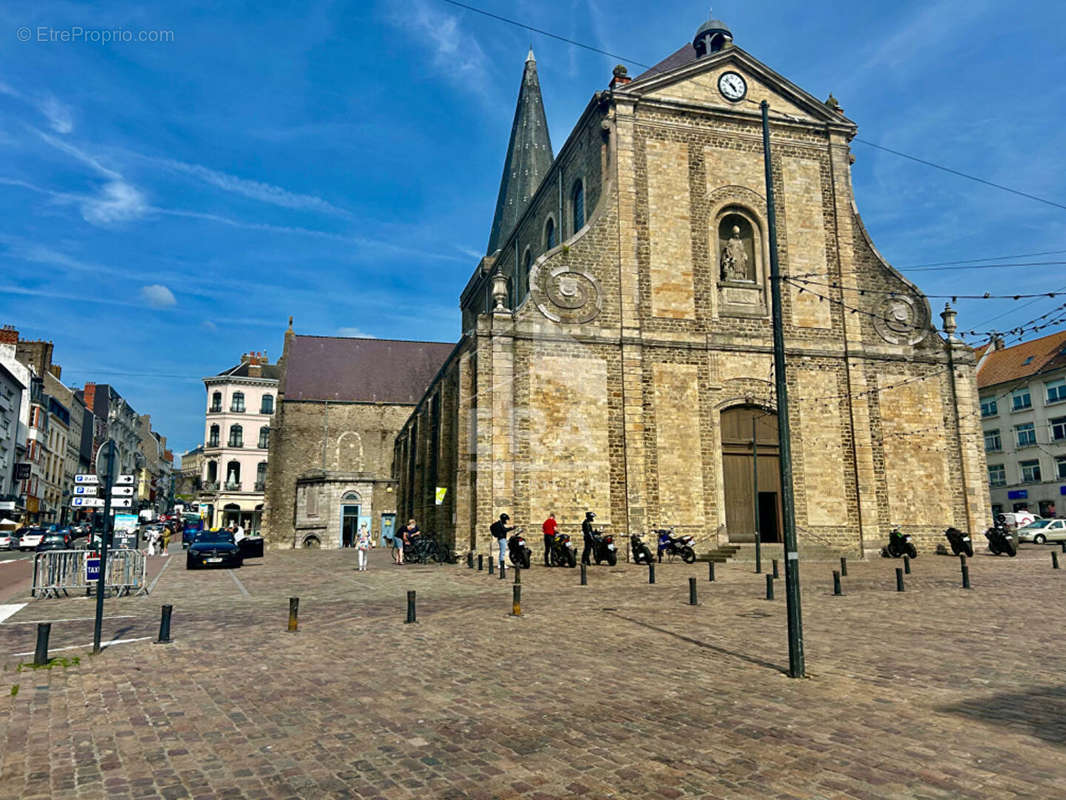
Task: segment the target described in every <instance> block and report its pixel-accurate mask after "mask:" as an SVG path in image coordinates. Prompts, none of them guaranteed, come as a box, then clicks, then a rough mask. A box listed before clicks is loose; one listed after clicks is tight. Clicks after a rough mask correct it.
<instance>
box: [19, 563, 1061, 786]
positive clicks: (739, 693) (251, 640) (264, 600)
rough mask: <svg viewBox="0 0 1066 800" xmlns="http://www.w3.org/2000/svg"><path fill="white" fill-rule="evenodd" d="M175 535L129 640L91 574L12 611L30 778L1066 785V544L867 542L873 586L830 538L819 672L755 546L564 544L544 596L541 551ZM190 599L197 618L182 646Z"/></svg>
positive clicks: (84, 782) (808, 582) (811, 605)
mask: <svg viewBox="0 0 1066 800" xmlns="http://www.w3.org/2000/svg"><path fill="white" fill-rule="evenodd" d="M159 561H160V562H163V561H165V559H160V560H159ZM169 561H170V564H169V565H168V566H167V567H166V568H165V569H162V568H161V567H158V568H154V569H162V572H155V574H156V575H158V582H157V585H156V587H155V590H154V592H153V593H152V595H151V596H150V597H140V598H128V599H123V600H110V601H108V603H107V610H108V614H109V618H108V620H107V621H106V624H105V628H104V639H105V641H110V640H131V639H132V640H138V639H139V641H132V642H129V643H126V644H121V645H114V646H112V647H110V648H108V649H106V650H105V651H104V652H103V653H102V654H101V655H99V656H95V657H87V655H86V649H87V648H86V647H85V645H86V644H87V643H88V642H90V641H91V639H92V621H91V616H92V602H91V601H90V600H85V599H70V600H58V601H57V600H50V601H35V602H31V603H30V604H29V605H27V606H26V608H24V609H22V610H21V611H20V612H18V613H17V614H16V615H15V616H14V617H12V618H11V619H9V620H8V621H7V622H5V623H4V624H0V663H2V664H3V672H2V677H3V682H2V685H0V698H2V699H0V797H4V798H9V797H10V798H15V797H18V798H22V800H33V799H34V798H66V797H78V798H82V797H87V798H88V797H91V798H96V797H108V798H148V797H165V798H180V797H195V798H230V797H232V798H244V797H247V798H275V797H276V798H296V797H305V798H326V797H353V798H425V797H443V798H465V797H469V798H519V797H521V798H533V799H539V800H546V799H547V798H556V797H560V798H561V797H585V798H606V797H616V798H629V797H656V798H657V797H662V798H679V797H703V798H749V797H759V798H906V797H920V798H957V797H975V798H976V797H980V798H999V797H1039V798H1050V797H1064V796H1066V683H1064V679H1063V676H1064V675H1066V653H1064V650H1063V647H1062V641H1063V635H1064V633H1066V620H1064V616H1063V614H1062V610H1061V609H1062V605H1063V599H1064V595H1066V569H1063V570H1058V571H1056V570H1053V569H1052V568H1051V555H1050V548H1047V547H1035V546H1033V547H1031V548H1029V549H1027V550H1025V551H1023V552H1022V554H1021V555H1020V556H1019V557H1018V558H1016V559H1007V558H1005V557H1001V558H994V557H991V556H987V555H982V554H978V555H977V556H976V557H975V558H973V559H971V560H970V567H971V574H972V580H973V589H972V590H970V591H965V590H963V589H962V588H961V587H960V581H959V564H958V562H957V561H956V560H955V559H953V558H947V557H937V556H932V555H927V556H922V557H920V558H919V559H917V560H916V561H915V562H914V563H913V573H912V574H911V575H907V576H906V591H905V592H904V593H902V594H900V593H898V592H896V590H895V574H894V569H895V568H896V567H900V566H902V564H901V562H899V561H888V560H882V559H877V560H873V561H868V562H856V561H852V562H849V565H848V566H849V575H848V577H846V578H845V579H844V589H845V596H843V597H833V596H832V593H831V592H832V577H831V570H832V569H833V568H834V567H835V566H836V565H835V564H833V563H828V562H815V563H804V564H803V565H802V578H803V586H804V593H803V606H804V623H805V633H806V652H807V669H808V673H809V677H808V679H806V680H791V679H789V678H788V677H786V676H785V675H784V674H783V669H784V668H785V667H786V666H787V661H788V658H787V648H786V636H785V629H786V623H785V603H784V599H783V598H784V582H783V580H782V581H778V582H777V587H776V589H777V592H776V593H777V598H778V599H776V600H774V601H767V600H765V599H764V593H765V583H764V577H763V576H762V575H755V574H753V573H752V572H751V568H750V566H747V565H746V566H740V565H736V566H732V565H731V566H721V565H719V566H718V568H717V580H716V581H715V582H714V583H709V582H708V581H707V565H706V564H694V565H691V566H687V565H684V564H680V563H672V564H661V565H658V566H657V570H656V572H657V574H656V577H657V582H656V584H655V585H649V584H648V574H647V568H646V567H637V566H634V565H623V564H620V565H619V566H618V567H615V568H608V567H593V568H591V569H590V571H589V585H588V586H584V587H582V586H579V585H578V582H579V581H578V571H577V570H565V569H554V570H547V569H544V568H540V567H536V566H534V568H533V569H532V570H529V571H525V572H523V573H522V612H523V616H522V617H521V618H514V617H511V616H509V612H510V610H511V599H512V582H511V576H512V574H511V573H508V575H507V579H506V580H504V581H501V580H499V579H498V578H497V576H495V575H493V576H489V575H488V574H487V573H486V572H480V573H479V572H477V571H476V570H473V571H472V570H469V569H467V568H466V567H465V565H455V566H444V567H412V566H405V567H402V568H400V567H394V566H391V565H389V564H388V554H387V553H386V552H382V551H380V550H379V551H376V552H374V553H373V557H372V566H371V569H370V571H368V572H366V573H359V572H356V571H354V569H353V566H354V562H355V556H354V552H351V551H349V552H328V551H298V552H282V553H268V554H267V557H266V558H265V559H264V560H263V561H262V562H260V563H258V564H253V563H252V562H250V563H249V564H248V566H246V567H244V568H242V569H240V570H232V571H231V570H218V571H194V572H187V571H186V570H185V569H184V563H183V561H184V559H183V558H182V556H181V555H179V554H177V553H176V554H175V555H174V556H172V557H171V558H170V559H169ZM1063 561H1064V566H1066V556H1064V557H1063ZM690 576H692V577H696V578H697V579H698V589H699V600H700V604H699V605H698V606H690V605H688V580H687V579H688V578H689V577H690ZM407 589H415V590H417V592H418V624H416V625H405V624H404V622H403V619H404V609H405V605H404V604H405V599H404V598H405V592H406V590H407ZM290 596H299V597H300V630H299V632H298V633H287V632H286V631H285V624H286V619H287V612H288V597H290ZM163 603H172V604H173V605H174V609H175V610H174V620H173V639H174V641H173V643H172V644H169V645H155V644H153V643H152V642H151V641H150V639H151V638H153V637H154V635H155V634H156V632H157V626H158V614H159V606H160V605H161V604H163ZM43 619H51V620H58V619H70V620H73V621H70V622H60V623H56V624H54V625H53V635H52V646H53V652H54V653H55V655H57V656H58V655H68V656H69V655H79V656H80V657H81V660H80V663H78V664H76V665H71V666H66V667H63V666H58V665H57V666H54V667H53V668H52V669H48V670H37V671H34V670H27V669H22V671H18V667H17V665H18V664H19V663H20V662H27V661H29V660H31V659H30V657H29V656H15V655H14V654H16V653H21V652H27V651H30V650H32V649H33V644H34V626H33V625H32V624H26V623H28V622H32V621H34V620H43ZM141 637H147V638H143V639H142V638H141ZM60 647H72V649H70V650H64V651H58V650H55V648H60ZM15 686H17V687H18V692H17V694H14V695H12V694H11V693H10V692H9V689H10V688H12V687H15Z"/></svg>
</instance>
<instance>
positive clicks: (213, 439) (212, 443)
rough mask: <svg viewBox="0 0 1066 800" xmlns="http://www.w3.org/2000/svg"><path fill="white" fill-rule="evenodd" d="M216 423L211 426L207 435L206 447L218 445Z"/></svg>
mask: <svg viewBox="0 0 1066 800" xmlns="http://www.w3.org/2000/svg"><path fill="white" fill-rule="evenodd" d="M218 432H219V431H218V425H212V426H211V435H210V436H209V437H208V440H207V446H208V447H218Z"/></svg>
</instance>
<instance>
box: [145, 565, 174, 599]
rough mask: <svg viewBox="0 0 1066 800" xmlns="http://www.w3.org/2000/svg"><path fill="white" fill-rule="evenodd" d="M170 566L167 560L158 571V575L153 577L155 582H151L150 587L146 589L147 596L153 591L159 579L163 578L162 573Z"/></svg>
mask: <svg viewBox="0 0 1066 800" xmlns="http://www.w3.org/2000/svg"><path fill="white" fill-rule="evenodd" d="M169 566H170V558H167V563H165V564H164V565H163V569H161V570H159V574H158V575H156V576H155V580H153V581H152V585H151V586H149V587H148V594H151V593H152V592H154V591H155V585H156V584H157V583H159V579H160V578H162V577H163V573H164V572H166V571H167V567H169Z"/></svg>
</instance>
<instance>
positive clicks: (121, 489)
mask: <svg viewBox="0 0 1066 800" xmlns="http://www.w3.org/2000/svg"><path fill="white" fill-rule="evenodd" d="M111 496H112V497H132V496H133V487H132V486H112V487H111Z"/></svg>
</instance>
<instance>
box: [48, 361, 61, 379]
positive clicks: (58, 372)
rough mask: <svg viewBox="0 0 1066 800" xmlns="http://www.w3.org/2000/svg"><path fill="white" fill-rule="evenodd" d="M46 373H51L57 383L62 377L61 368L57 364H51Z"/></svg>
mask: <svg viewBox="0 0 1066 800" xmlns="http://www.w3.org/2000/svg"><path fill="white" fill-rule="evenodd" d="M48 371H49V372H51V373H52V375H53V376H54V377H55V379H56V380H57V381H58V380H60V379H62V377H63V368H62V367H61V366H59V364H52V365H51V366H50V367H48Z"/></svg>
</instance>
